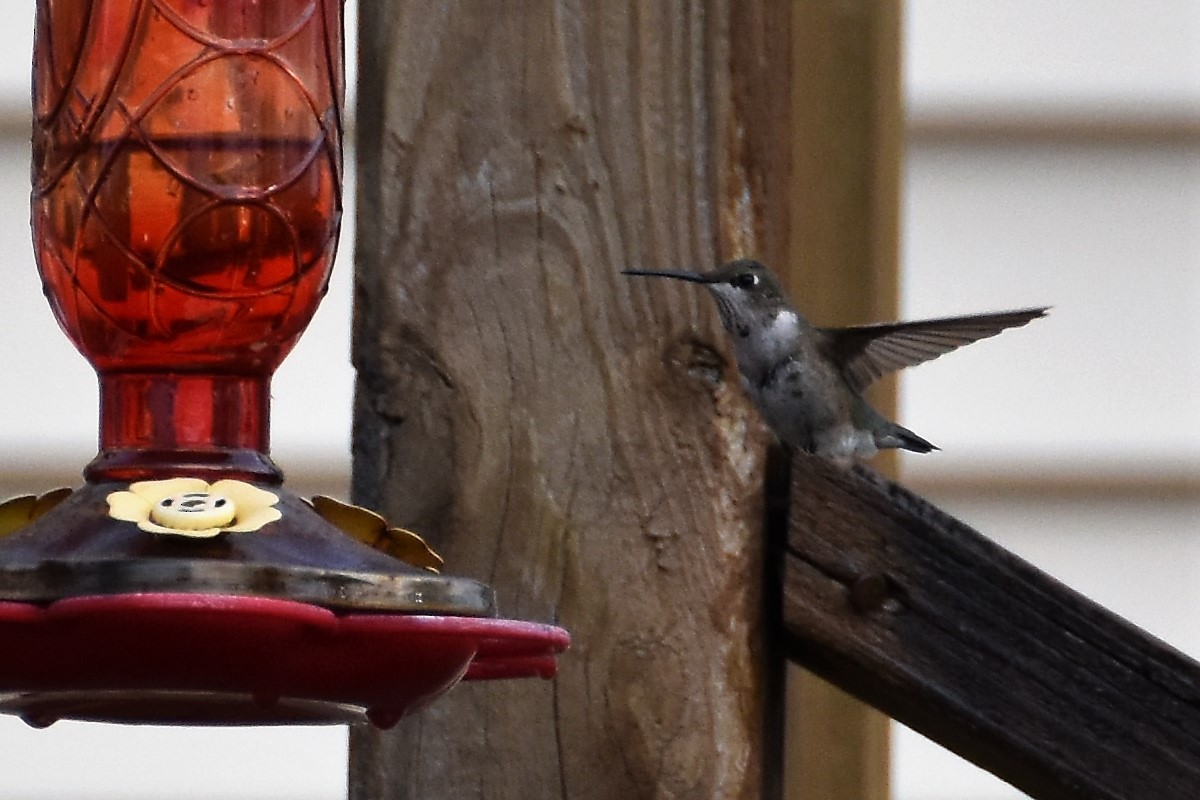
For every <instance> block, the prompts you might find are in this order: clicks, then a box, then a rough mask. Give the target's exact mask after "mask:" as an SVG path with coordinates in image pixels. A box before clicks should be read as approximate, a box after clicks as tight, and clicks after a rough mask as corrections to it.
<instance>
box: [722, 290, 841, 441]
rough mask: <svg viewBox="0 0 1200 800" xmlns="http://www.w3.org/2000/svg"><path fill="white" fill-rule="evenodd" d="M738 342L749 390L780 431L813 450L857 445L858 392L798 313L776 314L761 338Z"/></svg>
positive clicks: (786, 438) (769, 419)
mask: <svg viewBox="0 0 1200 800" xmlns="http://www.w3.org/2000/svg"><path fill="white" fill-rule="evenodd" d="M735 341H736V344H735V350H736V355H737V359H738V366H739V368H740V369H741V372H742V381H743V384H744V386H745V388H746V392H747V393H748V394H749V395H750V398H751V400H753V401H754V404H755V405H756V406H757V407H758V410H759V412H760V413H761V414H762V416H763V418H764V420H765V421H766V422H767V424H768V425H769V426H770V427H771V429H772V430H773V431H774V432H775V435H776V436H778V437H779V438H780V439H781V440H783V441H784V442H786V443H787V444H790V445H793V446H795V447H799V448H802V449H804V450H808V451H810V452H819V451H820V452H823V451H825V450H827V449H829V448H830V447H834V449H837V450H843V449H846V448H847V447H849V448H851V449H853V450H858V449H859V448H858V444H859V443H858V442H857V439H856V438H855V433H856V432H855V428H854V425H853V402H854V396H853V394H852V393H851V392H850V390H849V388H848V387H847V386H846V383H845V381H844V380H843V378H842V376H841V374H840V373H839V372H838V370H837V368H836V367H835V366H834V365H833V364H832V363H831V362H830V361H829V360H828V359H826V358H825V357H824V356H823V354H822V353H821V352H820V351H819V349H818V346H817V340H816V336H815V335H814V332H813V331H812V329H811V328H809V327H808V326H807V325H805V324H804V323H803V322H802V321H801V320H800V319H799V318H798V316H797V315H796V314H795V313H794V312H790V311H783V312H781V313H779V314H778V315H776V316H775V317H774V318H773V319H771V320H769V321H768V322H767V324H765V325H764V326H763V329H762V331H761V335H760V336H759V337H745V338H744V339H742V340H737V339H736V337H735ZM848 438H849V439H854V441H849V440H848Z"/></svg>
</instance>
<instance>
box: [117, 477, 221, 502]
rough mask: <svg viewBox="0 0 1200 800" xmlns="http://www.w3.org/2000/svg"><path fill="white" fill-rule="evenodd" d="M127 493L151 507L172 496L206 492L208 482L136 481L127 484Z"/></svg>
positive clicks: (175, 480)
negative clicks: (131, 493) (132, 494)
mask: <svg viewBox="0 0 1200 800" xmlns="http://www.w3.org/2000/svg"><path fill="white" fill-rule="evenodd" d="M129 491H131V492H133V493H134V494H136V495H137V496H138V497H141V498H142V499H143V500H145V501H146V502H147V503H149V504H150V505H151V506H152V507H153V506H154V505H155V504H156V503H158V502H159V501H161V500H165V499H166V498H168V497H170V496H171V495H173V494H188V493H189V492H207V491H208V481H206V480H203V479H201V478H167V479H166V480H161V481H138V482H137V483H131V484H129Z"/></svg>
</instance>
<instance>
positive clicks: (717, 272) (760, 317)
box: [622, 258, 787, 337]
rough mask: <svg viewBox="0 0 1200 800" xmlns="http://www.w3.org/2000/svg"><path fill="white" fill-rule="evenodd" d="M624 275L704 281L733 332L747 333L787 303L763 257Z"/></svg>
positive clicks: (637, 270)
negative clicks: (707, 266) (705, 269)
mask: <svg viewBox="0 0 1200 800" xmlns="http://www.w3.org/2000/svg"><path fill="white" fill-rule="evenodd" d="M622 274H623V275H644V276H649V277H656V278H675V279H676V280H682V281H691V282H692V283H702V284H704V285H705V286H706V287H708V290H709V291H710V292H712V295H713V298H714V299H715V300H716V301H717V311H718V312H719V313H720V315H721V324H722V325H724V326H725V330H727V331H729V332H730V333H732V334H735V335H738V336H741V337H745V336H747V335H748V334H749V333H750V331H751V330H752V329H753V328H755V327H758V326H761V325H763V324H764V318H766V317H768V315H770V316H771V317H772V318H773V315H774V313H775V312H777V311H778V310H779V308H780V307H781V306H786V305H787V299H786V298H785V297H784V294H783V289H782V288H780V286H779V280H778V279H777V278H776V277H775V275H774V274H773V273H772V272H771V270H770V269H768V268H767V265H766V264H763V263H762V262H761V261H755V260H754V259H751V258H739V259H737V260H736V261H730V262H729V263H728V264H724V265H722V266H720V267H718V268H717V269H714V270H712V271H711V272H689V271H686V270H641V269H627V270H623V271H622Z"/></svg>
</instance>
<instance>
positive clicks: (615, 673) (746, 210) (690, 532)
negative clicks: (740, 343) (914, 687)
mask: <svg viewBox="0 0 1200 800" xmlns="http://www.w3.org/2000/svg"><path fill="white" fill-rule="evenodd" d="M733 6H737V8H736V10H735V9H734V8H733ZM772 6H774V7H778V6H780V4H778V3H775V4H769V3H766V2H750V3H737V4H732V3H728V2H721V1H718V0H712V1H710V2H699V1H693V2H686V1H684V0H674V1H673V2H663V3H654V4H647V3H638V2H633V0H627V1H626V2H617V1H616V0H589V1H588V2H578V1H577V2H554V1H552V0H530V1H529V2H521V3H518V2H508V1H505V2H501V1H500V0H497V1H496V2H489V3H473V2H446V3H437V4H431V3H427V2H423V1H421V0H379V2H374V3H366V4H363V7H362V9H361V11H360V13H361V22H360V24H361V26H362V32H361V35H360V47H361V54H362V55H361V66H360V72H359V74H360V81H361V83H360V90H359V91H360V111H359V120H360V128H359V130H360V134H359V176H360V177H359V186H360V195H359V216H358V218H359V234H358V242H357V245H358V251H357V259H358V270H359V271H358V276H357V281H356V291H357V295H356V321H355V363H356V366H357V368H358V374H359V383H358V393H357V408H356V422H355V439H354V448H355V468H354V496H355V499H356V501H357V502H360V503H365V504H367V505H369V506H372V507H375V508H378V509H380V510H381V511H383V512H384V513H385V514H386V515H387V516H388V517H389V519H392V520H394V521H395V522H397V523H399V524H403V525H405V526H406V527H410V528H413V529H415V530H417V531H419V532H421V533H422V534H424V535H426V536H427V537H428V538H429V539H430V540H431V541H432V542H434V543H435V545H436V546H438V547H439V549H440V550H441V551H442V552H443V554H444V555H445V556H446V558H447V571H448V572H450V573H453V574H460V575H466V576H470V577H475V578H480V579H483V580H485V581H487V582H488V583H490V584H492V585H493V586H494V587H495V588H496V590H497V592H498V595H499V598H500V603H501V610H502V612H504V613H505V614H507V615H511V616H515V617H522V618H529V619H538V620H553V621H555V622H557V623H559V624H561V625H563V626H565V627H566V628H568V629H569V630H570V631H571V633H572V636H573V646H572V649H571V650H570V651H569V652H568V653H567V654H566V655H565V656H564V657H563V658H562V659H561V668H560V674H559V677H558V679H557V680H556V681H554V682H552V683H542V682H514V683H501V684H493V685H471V686H461V687H459V688H457V689H455V691H454V692H452V693H451V694H450V695H449V696H448V697H447V698H445V699H443V700H442V701H439V702H438V703H437V704H435V705H434V706H433V707H432V708H430V709H428V710H427V711H425V712H424V713H422V714H420V715H418V716H416V717H414V718H412V719H411V720H408V721H406V722H404V723H401V726H400V727H399V728H398V729H397V730H395V731H393V732H390V733H386V734H378V733H375V732H372V731H367V730H359V731H355V732H354V734H353V736H352V777H351V796H352V797H354V798H359V799H360V800H363V799H365V798H378V797H389V798H417V797H421V798H425V797H453V798H473V797H487V798H507V797H513V798H517V797H520V798H543V797H544V798H549V797H572V798H641V797H656V798H697V797H711V798H750V797H760V796H762V791H763V787H764V786H766V785H767V784H768V783H770V776H769V775H767V774H766V772H765V771H764V767H763V759H764V756H763V753H764V747H763V719H764V715H765V700H764V698H765V696H766V694H767V692H768V684H769V676H768V675H767V674H766V670H765V668H764V664H763V662H764V655H763V654H764V645H763V625H762V619H761V611H762V597H761V592H762V583H763V582H762V580H761V572H762V569H763V566H762V564H763V562H762V544H761V542H762V538H761V527H762V522H761V520H762V511H763V509H762V500H761V497H762V494H761V486H762V478H763V467H762V464H763V453H764V444H765V439H766V437H765V433H764V431H763V429H762V428H761V425H760V423H759V422H758V420H757V418H756V417H755V416H754V414H753V412H752V411H751V410H750V409H749V407H748V406H747V403H746V401H745V399H744V397H743V395H742V393H741V391H740V389H739V388H738V387H737V385H736V378H735V373H734V370H733V368H732V365H731V363H730V360H729V355H728V352H727V350H726V349H725V343H724V337H723V335H722V334H721V332H720V331H719V326H718V324H717V321H716V316H715V313H714V309H713V308H712V306H711V301H710V300H709V298H707V297H706V296H704V294H703V293H702V292H700V291H697V290H696V288H695V287H690V286H674V285H665V284H664V285H654V284H651V283H649V282H634V281H630V280H628V279H626V278H623V277H622V276H620V275H619V274H618V272H619V270H620V269H622V268H625V267H630V266H645V267H668V266H701V267H705V266H709V265H712V264H715V263H716V262H718V261H720V260H722V259H724V258H729V257H732V256H735V255H741V254H743V253H748V252H755V251H757V250H758V242H757V237H758V235H759V233H758V228H759V227H760V224H759V222H758V218H759V215H760V214H761V213H762V209H763V208H764V207H765V206H764V203H763V200H762V198H761V197H760V196H759V195H760V193H761V192H762V191H763V188H762V187H764V186H766V185H767V184H768V183H769V181H768V180H767V179H766V178H765V177H764V164H763V163H762V162H761V161H759V160H758V159H756V157H755V153H756V152H759V151H756V150H755V149H754V147H752V146H751V144H752V143H753V142H756V141H758V139H757V138H756V137H755V136H752V135H749V134H747V131H748V130H751V129H752V127H753V125H752V123H751V122H750V121H748V120H747V119H744V118H742V117H740V116H739V108H738V102H736V101H737V99H738V98H742V97H744V93H745V91H746V86H747V83H746V81H744V80H743V81H741V82H739V81H738V80H735V72H736V70H737V69H738V67H737V66H736V64H737V63H740V62H739V61H738V59H735V58H733V57H732V56H731V47H732V44H731V42H732V41H733V38H732V37H733V36H734V35H735V34H734V33H731V31H735V30H736V31H746V30H759V31H766V32H770V31H772V30H774V29H773V28H772V26H771V25H770V24H769V19H768V17H767V15H768V14H769V12H768V11H765V10H764V9H768V8H770V7H772ZM738 20H741V21H740V22H738ZM747 20H751V21H752V20H759V22H760V23H761V24H760V25H758V27H757V28H756V27H755V25H754V24H752V22H747ZM735 23H736V24H735ZM737 35H742V34H737ZM739 87H741V88H739Z"/></svg>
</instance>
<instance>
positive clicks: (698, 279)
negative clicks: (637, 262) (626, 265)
mask: <svg viewBox="0 0 1200 800" xmlns="http://www.w3.org/2000/svg"><path fill="white" fill-rule="evenodd" d="M621 274H622V275H642V276H645V277H649V278H675V279H676V280H681V281H691V282H692V283H712V279H711V278H709V277H708V276H707V275H703V274H701V273H699V272H687V271H684V270H667V269H623V270H621Z"/></svg>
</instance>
